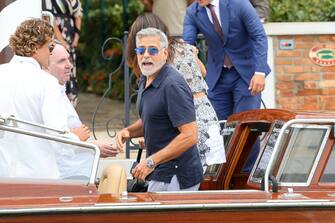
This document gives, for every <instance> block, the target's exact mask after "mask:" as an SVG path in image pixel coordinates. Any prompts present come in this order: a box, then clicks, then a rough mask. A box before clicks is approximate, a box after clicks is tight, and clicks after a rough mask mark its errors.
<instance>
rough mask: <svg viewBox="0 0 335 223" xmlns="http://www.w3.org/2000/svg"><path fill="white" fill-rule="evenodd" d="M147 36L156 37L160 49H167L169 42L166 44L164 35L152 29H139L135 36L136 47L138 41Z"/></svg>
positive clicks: (166, 40)
mask: <svg viewBox="0 0 335 223" xmlns="http://www.w3.org/2000/svg"><path fill="white" fill-rule="evenodd" d="M147 36H158V37H159V39H160V43H161V47H162V48H165V49H166V48H167V47H168V44H169V42H168V39H167V37H166V35H165V33H163V32H162V31H161V30H159V29H156V28H153V27H149V28H145V29H141V30H140V31H139V32H138V33H137V34H136V46H138V45H139V41H140V39H142V38H143V37H147Z"/></svg>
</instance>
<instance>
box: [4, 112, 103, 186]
mask: <svg viewBox="0 0 335 223" xmlns="http://www.w3.org/2000/svg"><path fill="white" fill-rule="evenodd" d="M6 120H12V121H16V122H20V123H24V124H27V125H32V126H35V127H40V128H42V129H46V130H51V131H55V132H56V133H57V134H59V135H52V134H48V133H42V132H36V131H31V130H26V129H21V128H19V127H16V126H8V124H9V122H8V121H6ZM0 130H4V131H9V132H14V133H19V134H23V135H28V136H33V137H37V138H42V139H47V140H53V141H56V142H61V143H66V144H71V145H75V146H81V147H84V148H87V149H90V150H94V160H93V164H92V170H91V175H90V179H89V184H94V183H95V178H96V174H97V170H98V164H99V157H100V150H99V147H98V146H97V145H94V144H92V143H87V142H82V141H79V140H75V139H71V138H68V137H67V135H66V133H67V132H65V134H63V132H64V131H62V130H57V129H54V128H49V127H46V126H44V125H41V124H37V123H32V122H27V121H23V120H20V119H16V118H14V117H13V116H8V117H7V118H5V117H3V116H1V115H0Z"/></svg>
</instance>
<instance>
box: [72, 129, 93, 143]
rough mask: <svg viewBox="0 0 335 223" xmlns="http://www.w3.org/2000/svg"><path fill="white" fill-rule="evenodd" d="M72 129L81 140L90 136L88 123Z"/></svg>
mask: <svg viewBox="0 0 335 223" xmlns="http://www.w3.org/2000/svg"><path fill="white" fill-rule="evenodd" d="M70 131H71V132H72V133H73V134H75V135H76V136H78V137H79V139H80V141H86V140H87V139H88V138H90V129H89V128H88V127H87V126H86V125H81V126H80V127H77V128H71V129H70Z"/></svg>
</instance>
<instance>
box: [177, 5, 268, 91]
mask: <svg viewBox="0 0 335 223" xmlns="http://www.w3.org/2000/svg"><path fill="white" fill-rule="evenodd" d="M220 19H221V26H222V30H223V33H224V41H222V40H221V38H220V37H219V35H218V34H217V33H216V32H215V30H214V25H213V24H212V23H211V22H210V20H209V18H208V16H207V12H206V8H205V7H202V6H200V5H199V3H198V2H197V1H195V2H194V3H193V4H191V5H190V6H189V7H188V8H187V11H186V15H185V19H184V31H183V38H184V41H185V42H187V43H189V44H195V41H196V38H197V34H198V33H203V34H204V36H205V38H206V40H207V44H208V59H207V65H206V68H207V74H208V75H207V77H206V81H207V84H208V87H209V89H210V90H212V89H213V88H214V87H215V85H216V83H217V81H218V80H219V77H220V74H221V69H222V67H223V59H224V55H225V53H227V54H228V56H229V57H230V59H231V61H232V62H233V64H234V66H235V68H236V70H237V72H238V73H239V74H240V75H241V78H242V79H243V80H244V81H245V82H246V83H247V84H248V85H249V83H250V80H251V78H252V76H253V75H254V73H255V71H257V72H263V73H265V74H266V75H267V74H269V73H270V67H269V66H268V64H267V50H268V47H267V46H268V44H267V38H266V35H265V31H264V28H263V25H262V24H261V22H260V20H259V17H258V15H257V13H256V11H255V9H254V8H253V6H252V5H251V4H250V2H249V0H220Z"/></svg>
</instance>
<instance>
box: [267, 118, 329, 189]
mask: <svg viewBox="0 0 335 223" xmlns="http://www.w3.org/2000/svg"><path fill="white" fill-rule="evenodd" d="M293 124H329V125H334V124H335V119H312V118H311V119H292V120H289V121H288V122H286V123H285V124H284V126H283V127H282V129H281V130H280V132H279V135H278V138H277V141H276V143H275V146H274V149H273V152H272V155H271V157H270V161H269V164H268V166H267V168H266V171H265V174H264V190H265V191H266V192H269V190H270V188H269V176H270V173H271V172H272V170H273V168H274V164H275V161H276V160H277V159H276V158H277V156H278V154H279V149H280V144H281V143H282V142H281V141H282V140H283V138H284V134H285V132H286V131H287V130H288V128H289V127H291V126H292V125H293Z"/></svg>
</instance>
